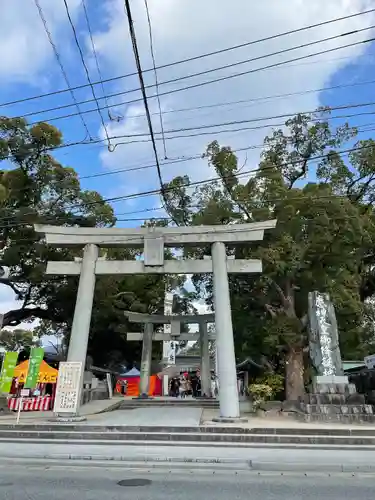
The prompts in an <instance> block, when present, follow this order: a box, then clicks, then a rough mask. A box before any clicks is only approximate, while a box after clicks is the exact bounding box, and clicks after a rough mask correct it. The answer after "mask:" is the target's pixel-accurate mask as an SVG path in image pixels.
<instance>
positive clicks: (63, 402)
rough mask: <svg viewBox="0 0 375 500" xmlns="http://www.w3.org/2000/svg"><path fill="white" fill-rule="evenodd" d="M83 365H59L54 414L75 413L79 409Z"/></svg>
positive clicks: (63, 363) (77, 363) (68, 363)
mask: <svg viewBox="0 0 375 500" xmlns="http://www.w3.org/2000/svg"><path fill="white" fill-rule="evenodd" d="M81 373H82V363H81V362H79V361H75V362H62V363H60V365H59V375H58V378H57V387H56V396H55V404H54V407H53V411H54V413H75V412H76V411H77V408H78V397H79V393H80V384H81Z"/></svg>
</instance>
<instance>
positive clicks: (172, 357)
mask: <svg viewBox="0 0 375 500" xmlns="http://www.w3.org/2000/svg"><path fill="white" fill-rule="evenodd" d="M176 345H177V343H176V342H173V341H172V342H168V351H167V363H168V364H169V365H175V364H176Z"/></svg>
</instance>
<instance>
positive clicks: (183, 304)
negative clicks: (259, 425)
mask: <svg viewBox="0 0 375 500" xmlns="http://www.w3.org/2000/svg"><path fill="white" fill-rule="evenodd" d="M356 135H357V130H356V129H353V128H351V127H350V126H349V125H348V124H343V125H340V126H337V127H333V126H332V125H331V122H330V117H329V110H327V109H320V110H318V111H317V112H316V113H315V114H313V115H301V114H300V115H297V116H295V117H294V118H293V119H291V120H288V121H287V122H286V124H285V126H284V127H283V128H280V129H277V130H274V131H273V132H272V134H270V135H269V136H268V137H266V139H265V141H264V147H263V150H262V153H261V157H260V162H259V165H258V166H257V168H255V169H253V170H251V171H247V170H245V166H246V165H244V164H240V162H239V159H238V157H237V156H236V154H235V152H234V151H233V150H232V149H231V147H230V146H221V145H220V144H219V143H218V142H217V141H214V142H212V143H211V144H209V145H208V147H207V149H206V152H205V154H204V158H205V159H206V160H207V162H208V165H209V166H210V167H211V168H212V169H213V171H214V172H215V174H216V175H217V176H218V177H219V179H220V180H215V181H212V182H208V183H205V184H201V185H198V186H194V185H191V180H190V178H189V176H187V175H185V176H178V177H176V178H174V179H173V180H172V181H171V182H170V183H168V184H167V185H165V189H164V196H165V198H166V210H167V212H168V214H169V216H170V217H171V219H172V221H173V224H176V223H177V224H178V225H181V226H184V225H185V226H187V225H201V224H233V225H235V224H236V223H244V222H256V221H263V220H268V219H274V218H276V219H277V221H278V223H277V227H276V229H274V230H269V231H266V234H265V237H264V240H263V241H261V242H255V243H254V244H249V245H240V246H238V247H237V248H236V249H235V250H230V252H231V253H232V254H234V255H235V256H236V257H238V258H260V259H262V261H263V272H262V274H260V275H255V276H247V275H239V276H230V290H231V301H232V318H233V324H234V333H235V345H236V352H237V358H238V360H239V361H242V360H243V359H244V358H246V357H250V358H252V359H253V360H255V362H256V364H257V366H259V365H263V366H264V367H265V369H267V370H270V369H271V370H279V371H282V372H283V373H284V374H285V379H286V395H287V398H288V399H297V398H298V397H299V396H300V395H301V394H302V393H303V391H304V384H305V382H306V381H307V380H308V376H309V371H308V370H306V367H307V366H308V363H307V357H308V356H307V355H308V342H307V326H308V325H307V323H308V321H307V307H308V301H307V298H308V293H309V292H310V291H314V290H317V291H320V292H327V293H329V294H330V296H331V299H332V300H333V303H334V305H335V310H336V315H337V319H338V325H339V333H340V344H341V351H342V355H343V357H344V358H347V359H350V358H352V359H355V358H362V357H363V356H364V355H365V354H368V353H369V352H371V351H373V349H374V347H375V343H374V328H373V323H374V322H373V320H374V316H375V315H374V309H373V307H372V306H371V300H370V299H371V298H372V297H373V295H374V294H375V252H374V248H375V245H374V243H375V226H374V210H373V202H374V199H375V142H374V141H372V140H370V139H369V140H366V141H363V140H361V141H356ZM62 145H63V142H62V137H61V134H60V132H59V131H58V130H57V129H55V128H54V127H52V126H51V125H48V124H45V123H40V124H38V125H34V126H29V125H27V123H26V122H25V121H24V120H22V119H8V118H1V119H0V161H1V160H2V161H3V163H4V169H3V170H2V171H0V219H1V222H2V224H1V232H0V241H1V265H4V266H9V267H10V269H11V272H12V279H11V280H10V281H5V284H6V285H8V286H11V287H12V289H13V290H14V292H15V294H16V295H17V297H18V298H19V299H20V300H22V306H21V307H20V308H19V309H17V310H14V311H8V312H7V313H6V314H5V316H4V325H5V326H7V325H9V326H17V325H19V324H20V323H21V322H23V321H25V320H31V319H32V318H40V319H41V320H42V323H41V325H40V327H39V332H40V333H56V332H61V333H62V334H63V335H64V338H65V341H66V342H68V341H69V331H70V325H71V321H72V317H73V310H74V303H75V298H76V290H77V279H76V278H74V277H72V278H71V277H69V278H64V279H63V278H61V277H59V278H58V279H53V278H51V277H48V276H46V275H45V274H44V271H45V265H46V262H47V261H48V260H72V259H73V258H74V257H77V256H80V255H81V254H80V252H79V251H77V250H71V249H52V248H49V247H47V246H46V245H45V243H44V241H43V239H41V238H40V237H39V236H38V235H36V234H35V232H34V230H33V224H34V223H49V224H60V225H61V224H65V225H68V226H81V227H84V226H85V227H105V226H106V227H110V226H113V225H114V224H115V223H116V218H115V216H114V214H113V210H112V208H111V206H110V205H108V204H107V203H106V202H105V200H104V199H103V198H102V197H101V195H100V194H99V193H97V192H94V191H86V190H84V189H82V187H81V185H80V182H79V178H78V176H77V174H76V172H75V171H74V170H73V169H71V168H69V167H65V166H62V165H61V164H60V163H59V162H57V161H56V160H55V159H54V157H53V150H54V149H55V148H58V147H61V146H62ZM145 224H148V225H165V224H166V221H156V220H153V221H146V222H145ZM208 252H209V249H208V248H188V249H186V250H185V255H190V256H195V257H198V258H199V257H202V256H203V255H204V254H205V253H208ZM106 256H107V258H109V259H112V258H113V259H114V258H117V259H125V258H126V259H134V258H137V257H139V253H138V251H136V250H129V249H112V250H108V251H107V252H106ZM167 256H168V257H169V258H174V254H173V253H171V252H170V251H167ZM184 279H185V278H184V277H180V278H177V277H168V278H167V279H164V278H163V277H161V276H153V275H142V276H127V277H100V278H98V279H97V286H96V293H95V299H94V301H95V303H94V308H93V318H92V327H91V333H90V343H89V354H90V355H92V356H93V358H94V361H95V363H98V364H102V365H103V364H107V365H108V364H116V363H119V362H120V361H121V359H126V360H127V361H128V362H129V364H131V363H132V362H135V361H136V360H139V358H140V343H136V342H133V343H131V342H126V340H125V338H126V337H125V334H126V332H127V331H128V330H129V328H130V326H129V325H128V324H127V323H126V321H125V318H124V315H123V311H124V310H128V309H131V310H134V311H139V312H149V313H159V312H161V311H162V310H163V304H164V294H165V290H166V288H169V289H172V288H175V287H176V286H179V287H180V288H181V287H183V283H184ZM3 281H4V280H3ZM193 283H194V284H195V286H196V292H195V293H189V294H187V293H185V294H180V295H179V299H178V300H177V301H176V311H175V312H179V311H183V312H190V311H193V310H194V299H197V298H200V299H202V298H203V297H204V298H205V299H206V301H207V304H208V305H212V280H211V276H210V275H199V276H193ZM132 329H134V328H132ZM155 350H156V351H157V352H156V351H155V355H156V356H158V355H159V354H160V346H155Z"/></svg>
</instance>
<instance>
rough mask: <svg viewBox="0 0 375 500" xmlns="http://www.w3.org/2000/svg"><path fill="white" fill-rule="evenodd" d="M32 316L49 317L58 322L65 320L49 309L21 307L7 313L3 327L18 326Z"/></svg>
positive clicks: (48, 318)
mask: <svg viewBox="0 0 375 500" xmlns="http://www.w3.org/2000/svg"><path fill="white" fill-rule="evenodd" d="M31 318H39V319H47V320H51V321H55V322H57V323H60V322H63V321H64V318H62V317H60V318H59V317H56V314H54V313H52V312H51V311H49V310H48V309H42V308H41V307H35V308H32V309H29V308H21V309H13V310H11V311H8V312H7V313H5V314H4V317H3V325H2V326H3V328H4V327H6V326H18V325H19V324H21V323H22V322H23V321H25V320H27V319H31Z"/></svg>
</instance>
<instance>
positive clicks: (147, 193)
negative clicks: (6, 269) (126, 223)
mask: <svg viewBox="0 0 375 500" xmlns="http://www.w3.org/2000/svg"><path fill="white" fill-rule="evenodd" d="M371 148H374V146H373V145H372V144H371V145H365V146H359V147H352V148H348V149H344V150H341V151H335V150H331V151H328V152H327V153H324V154H320V155H316V156H312V157H311V158H309V159H308V160H307V161H308V162H312V161H316V160H320V159H324V158H327V157H329V156H330V155H332V154H337V155H340V156H341V155H344V154H345V155H346V154H347V153H352V152H359V151H363V150H366V149H371ZM303 161H304V160H303V158H298V159H296V160H291V161H289V162H282V163H280V164H277V165H269V166H265V167H263V168H259V167H258V168H255V169H250V170H245V171H241V172H240V173H238V174H236V177H237V178H242V177H244V176H247V175H249V174H257V173H259V172H266V171H267V170H272V169H274V168H281V167H283V166H285V167H290V166H292V165H297V164H299V163H301V162H303ZM232 177H233V174H229V175H228V176H226V175H224V176H216V177H211V178H208V179H202V180H199V181H193V182H190V183H189V184H188V185H187V186H186V187H187V188H191V187H195V186H201V185H206V184H212V183H215V182H217V181H222V180H225V179H227V178H228V179H229V178H232ZM174 189H175V187H174V186H172V187H168V186H165V187H164V191H165V192H170V191H173V190H174ZM160 194H161V190H160V189H150V190H147V191H140V192H136V193H131V194H127V195H122V196H114V197H111V198H103V199H102V200H95V201H91V202H87V203H84V204H82V203H79V204H75V205H71V206H70V207H69V209H70V210H72V209H74V208H76V209H78V210H82V208H83V207H89V206H95V205H102V204H103V203H108V202H112V203H115V202H120V201H126V200H130V199H131V200H133V199H137V198H144V197H149V196H155V195H160ZM333 196H334V195H328V196H322V197H317V198H331V197H333ZM288 199H291V198H288ZM296 199H297V200H301V199H302V197H300V196H297V197H296ZM22 215H23V216H27V215H35V212H29V213H27V212H26V213H23V214H22ZM76 215H78V214H76ZM12 218H13V219H14V217H8V218H4V217H0V224H1V222H2V221H6V220H9V219H12ZM19 225H20V224H16V225H15V227H18V226H19Z"/></svg>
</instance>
